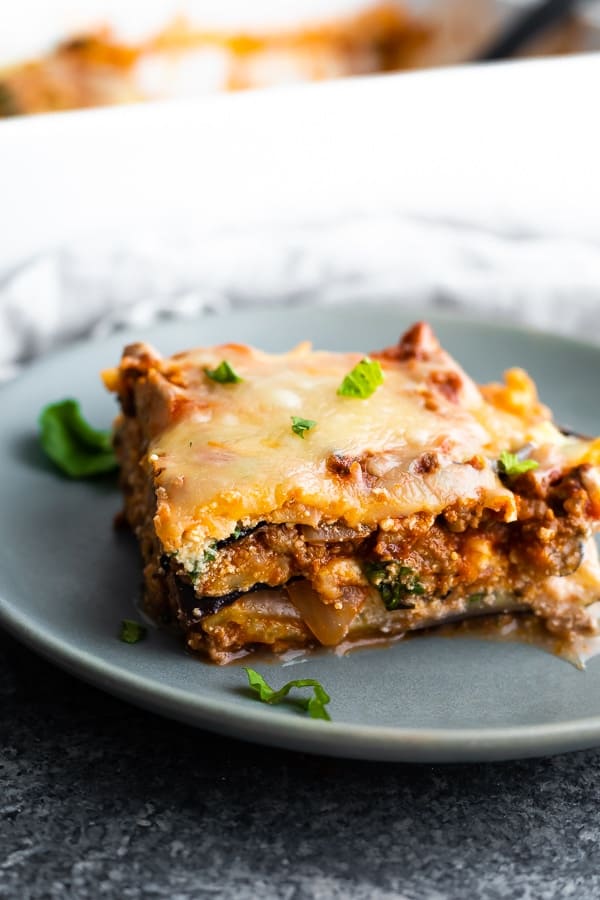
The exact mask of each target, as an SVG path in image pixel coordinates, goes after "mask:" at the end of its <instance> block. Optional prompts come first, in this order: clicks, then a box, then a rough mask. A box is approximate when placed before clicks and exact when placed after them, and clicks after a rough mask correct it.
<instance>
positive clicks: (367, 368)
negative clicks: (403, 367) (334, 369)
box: [337, 356, 383, 400]
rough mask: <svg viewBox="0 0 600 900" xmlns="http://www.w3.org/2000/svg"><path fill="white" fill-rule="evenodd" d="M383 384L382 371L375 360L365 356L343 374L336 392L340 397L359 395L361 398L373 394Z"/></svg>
mask: <svg viewBox="0 0 600 900" xmlns="http://www.w3.org/2000/svg"><path fill="white" fill-rule="evenodd" d="M381 384H383V372H382V371H381V366H380V365H379V363H378V362H377V360H373V359H369V357H368V356H365V358H364V359H361V361H360V362H359V363H357V364H356V365H355V366H354V368H353V369H352V371H351V372H348V374H347V375H346V376H345V378H344V380H343V381H342V383H341V384H340V386H339V388H338V390H337V392H338V394H339V395H340V396H341V397H361V398H362V399H363V400H364V399H365V398H366V397H370V396H371V394H374V393H375V391H376V390H377V388H378V387H379V386H380V385H381Z"/></svg>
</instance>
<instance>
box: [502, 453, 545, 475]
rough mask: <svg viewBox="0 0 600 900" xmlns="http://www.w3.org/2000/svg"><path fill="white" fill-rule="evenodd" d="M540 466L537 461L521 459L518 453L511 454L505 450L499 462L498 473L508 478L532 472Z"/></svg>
mask: <svg viewBox="0 0 600 900" xmlns="http://www.w3.org/2000/svg"><path fill="white" fill-rule="evenodd" d="M538 466H539V463H538V462H536V461H535V459H519V457H518V456H517V455H516V453H509V452H508V450H503V451H502V453H501V454H500V458H499V460H498V471H499V472H500V474H501V475H506V476H507V477H508V478H514V477H515V476H517V475H522V474H523V473H524V472H530V471H531V470H532V469H537V468H538Z"/></svg>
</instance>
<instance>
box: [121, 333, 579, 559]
mask: <svg viewBox="0 0 600 900" xmlns="http://www.w3.org/2000/svg"><path fill="white" fill-rule="evenodd" d="M417 327H420V326H417ZM424 327H425V328H426V326H424ZM408 334H409V335H410V332H409V333H408ZM418 339H419V340H420V341H421V343H420V344H419V345H418V346H417V345H416V346H415V347H414V348H413V352H412V355H411V353H410V352H409V353H404V354H403V353H394V352H384V353H382V354H380V355H379V356H378V359H379V361H380V364H381V366H382V370H383V375H384V382H383V384H382V385H381V386H380V387H378V388H377V389H376V391H375V392H374V393H373V394H372V395H371V396H370V397H368V398H365V399H360V398H354V397H344V396H340V395H339V394H338V393H337V391H338V388H339V386H340V384H341V382H342V380H343V378H344V376H345V375H346V374H347V373H348V372H349V371H350V370H351V369H352V368H353V367H354V366H355V365H356V364H357V363H358V362H359V361H360V359H361V358H362V356H361V355H360V354H357V353H331V352H313V351H312V350H311V348H310V345H308V344H302V345H300V346H299V347H298V348H296V350H294V351H291V352H290V353H286V354H282V355H270V354H266V353H263V352H261V351H259V350H255V349H253V348H251V347H247V346H245V345H239V344H227V345H223V346H220V347H214V348H208V349H198V350H193V351H190V352H188V353H183V354H178V355H177V356H174V357H172V358H171V359H161V358H160V357H159V356H158V355H157V354H156V353H155V351H153V350H152V348H150V347H147V346H146V345H143V344H138V345H133V347H131V348H128V349H127V350H126V352H125V356H124V359H123V363H122V367H121V369H120V370H118V371H113V372H112V373H107V374H106V376H105V380H106V382H107V385H108V386H109V387H111V389H115V390H119V389H120V388H123V385H124V384H125V383H126V382H127V372H128V371H131V367H133V370H134V371H135V372H136V380H135V382H134V384H135V387H134V391H135V406H136V416H137V418H138V421H139V422H140V423H141V424H142V427H143V429H144V431H145V433H146V437H147V441H148V452H147V454H146V457H145V458H144V460H142V465H144V466H145V467H146V469H147V471H148V475H149V476H150V477H151V478H152V479H153V483H154V488H155V491H156V498H157V511H156V516H155V528H156V532H157V535H158V537H159V538H160V540H161V542H162V544H163V547H164V548H165V550H166V552H168V553H174V554H176V555H177V558H178V559H179V561H180V562H181V563H182V564H183V565H184V566H186V567H187V568H188V569H189V570H190V571H191V570H192V569H194V568H197V566H198V561H199V560H201V559H202V556H203V553H204V551H205V550H206V549H207V548H208V547H210V546H211V544H212V543H213V542H215V541H219V540H223V539H224V538H226V537H228V536H229V535H231V534H232V532H233V531H234V530H235V529H236V527H251V526H252V525H254V524H256V523H258V522H261V521H267V522H274V523H284V522H292V523H298V524H306V525H312V526H318V525H320V524H324V523H334V522H336V523H341V524H344V525H347V526H349V527H350V528H356V527H357V526H359V525H367V526H369V527H372V528H375V527H376V526H379V527H381V528H384V529H385V528H386V527H388V528H389V527H392V525H393V519H395V518H398V517H402V516H408V515H411V514H413V513H417V512H422V511H424V512H427V513H430V514H434V515H437V514H439V513H441V512H442V511H444V510H445V509H447V508H448V507H450V506H453V505H456V506H460V507H461V509H463V510H464V509H469V508H470V507H478V508H480V509H483V508H487V509H490V510H494V511H495V512H496V513H497V515H498V516H499V518H501V519H502V520H504V521H514V520H515V519H516V517H517V512H516V503H515V498H514V495H513V493H512V491H510V490H509V489H508V488H507V487H506V486H505V485H504V484H503V483H502V482H501V480H500V478H499V477H498V474H497V468H496V461H497V459H498V456H499V454H500V452H501V451H502V450H510V451H511V452H515V451H517V450H520V449H522V448H524V447H525V448H526V451H527V453H528V455H530V456H532V457H533V458H535V459H536V461H537V462H538V466H539V470H537V471H536V474H537V473H538V471H539V475H540V477H543V476H544V474H545V473H546V472H548V471H555V470H556V468H557V467H558V468H561V467H564V465H565V464H566V463H568V461H569V458H570V457H571V458H572V457H573V455H574V453H577V455H578V457H579V460H578V461H581V460H584V459H585V453H586V452H588V450H586V448H588V449H589V447H590V446H591V447H594V448H595V446H596V445H590V444H589V443H587V444H586V443H585V442H582V441H578V440H574V439H573V438H566V437H564V436H563V435H562V434H561V433H560V432H559V431H558V430H557V428H556V427H555V426H554V425H552V423H551V422H550V420H549V417H550V413H549V411H548V410H547V409H546V408H545V407H543V406H541V404H540V403H539V402H538V400H537V393H536V390H535V385H534V384H533V382H532V381H531V379H529V378H528V376H527V375H526V373H524V372H522V371H521V370H512V371H511V372H509V373H507V380H506V384H505V385H504V386H502V385H492V386H488V387H487V388H484V389H482V390H480V389H479V388H478V387H477V386H476V385H475V384H474V383H473V382H472V381H471V380H470V379H469V378H468V376H467V375H466V374H465V373H464V372H463V371H462V369H460V367H459V366H458V365H457V364H456V362H455V361H454V360H453V359H451V357H449V356H448V355H447V354H446V353H445V352H444V351H443V350H442V349H441V348H440V347H439V344H438V343H437V341H435V338H434V337H433V335H432V334H431V333H430V332H426V331H424V332H423V333H421V334H420V335H419V338H418ZM403 340H406V336H405V338H404V339H403ZM223 360H227V362H228V363H229V364H230V365H231V366H232V367H233V369H234V370H235V372H236V373H237V374H238V375H239V376H240V377H241V378H242V379H243V380H242V381H241V382H239V383H235V384H220V383H218V382H215V381H213V380H211V379H210V378H209V377H208V376H207V374H206V372H205V370H206V369H215V368H216V367H217V366H218V365H219V364H220V363H221V362H222V361H223ZM140 375H141V376H143V377H139V376H140ZM292 416H299V417H302V418H305V419H311V420H314V421H315V422H316V425H315V426H314V427H313V428H311V429H310V430H309V431H306V432H305V433H304V436H303V437H300V436H299V435H297V434H295V433H294V432H293V431H292Z"/></svg>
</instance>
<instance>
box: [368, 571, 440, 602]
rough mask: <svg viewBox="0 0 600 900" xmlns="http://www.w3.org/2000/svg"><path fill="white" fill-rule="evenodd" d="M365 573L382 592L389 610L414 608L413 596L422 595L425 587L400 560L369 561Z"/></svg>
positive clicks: (371, 582)
mask: <svg viewBox="0 0 600 900" xmlns="http://www.w3.org/2000/svg"><path fill="white" fill-rule="evenodd" d="M365 575H366V576H367V580H368V581H369V583H370V584H372V585H373V587H376V588H377V590H378V591H379V593H380V594H381V599H382V600H383V602H384V603H385V608H386V609H388V610H394V609H414V607H415V605H414V603H411V602H410V600H409V599H408V598H409V597H411V596H418V597H420V596H422V595H423V594H424V593H425V588H424V587H423V585H422V584H421V582H420V581H419V579H418V577H417V575H416V574H415V572H414V571H413V570H412V569H411V568H409V566H403V565H401V564H400V563H398V562H393V561H391V562H382V563H367V565H366V566H365Z"/></svg>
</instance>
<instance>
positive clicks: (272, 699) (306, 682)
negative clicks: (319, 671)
mask: <svg viewBox="0 0 600 900" xmlns="http://www.w3.org/2000/svg"><path fill="white" fill-rule="evenodd" d="M244 671H245V672H246V675H247V676H248V685H249V686H250V689H251V690H252V691H253V692H254V693H255V694H256V696H257V697H258V699H259V700H260V701H261V702H262V703H270V704H275V703H281V702H282V701H287V702H288V703H293V704H294V705H295V706H299V707H300V709H303V710H304V711H305V712H307V713H308V715H309V716H310V717H311V719H324V720H325V721H326V722H330V721H331V716H330V715H329V713H328V712H327V710H326V709H325V707H326V706H327V704H328V703H329V701H330V700H331V697H330V696H329V694H328V693H327V691H326V690H325V688H324V687H323V685H322V684H321V683H320V682H319V681H316V680H315V679H314V678H297V679H296V680H295V681H288V682H287V684H284V685H283V687H280V688H279V690H278V691H276V690H274V688H272V687H270V686H269V685H268V684H267V682H266V681H265V679H264V678H263V677H262V675H259V673H258V672H256V671H255V670H254V669H249V668H245V669H244ZM307 687H309V688H312V689H313V693H312V696H310V697H294V698H292V697H288V694H289V692H290V691H291V690H292V688H307Z"/></svg>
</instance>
